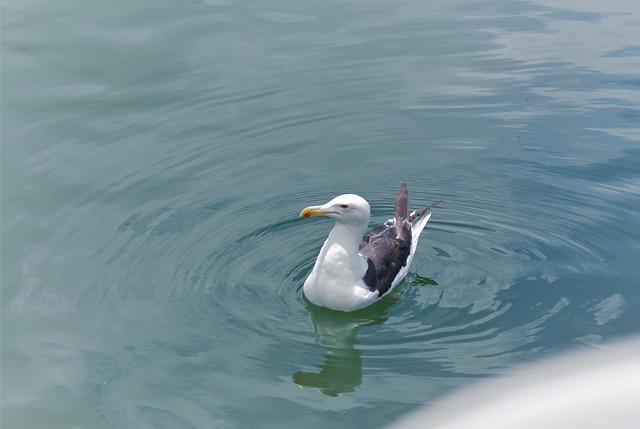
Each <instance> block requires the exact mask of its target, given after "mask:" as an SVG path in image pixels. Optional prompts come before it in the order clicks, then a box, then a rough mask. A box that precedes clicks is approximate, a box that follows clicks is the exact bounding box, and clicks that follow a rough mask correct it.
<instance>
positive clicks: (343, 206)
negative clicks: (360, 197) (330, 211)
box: [340, 204, 349, 209]
mask: <svg viewBox="0 0 640 429" xmlns="http://www.w3.org/2000/svg"><path fill="white" fill-rule="evenodd" d="M340 208H343V209H348V208H349V206H348V205H346V204H341V205H340Z"/></svg>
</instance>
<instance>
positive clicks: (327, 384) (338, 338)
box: [293, 301, 392, 396]
mask: <svg viewBox="0 0 640 429" xmlns="http://www.w3.org/2000/svg"><path fill="white" fill-rule="evenodd" d="M391 304H392V302H391V301H388V304H387V305H380V306H374V307H371V308H367V309H365V310H362V311H359V312H357V313H336V312H335V311H330V310H327V309H324V308H319V307H313V308H312V307H310V308H309V313H310V316H311V323H312V324H313V330H314V332H315V333H316V343H317V344H319V345H321V346H323V347H325V351H324V361H323V362H322V363H321V364H319V365H317V366H318V367H319V368H320V370H319V371H318V372H307V371H298V372H296V373H295V374H293V382H294V383H296V384H297V385H299V386H301V387H313V388H316V389H319V390H320V391H321V392H322V393H324V394H325V395H328V396H338V395H339V394H341V393H347V392H353V391H354V390H355V389H356V388H357V387H358V386H359V385H360V384H362V357H361V352H360V350H358V349H357V347H356V346H357V344H358V340H357V338H356V335H357V333H358V330H359V329H360V327H362V326H373V325H380V324H382V323H384V321H385V320H387V317H386V312H387V309H388V308H389V306H390V305H391Z"/></svg>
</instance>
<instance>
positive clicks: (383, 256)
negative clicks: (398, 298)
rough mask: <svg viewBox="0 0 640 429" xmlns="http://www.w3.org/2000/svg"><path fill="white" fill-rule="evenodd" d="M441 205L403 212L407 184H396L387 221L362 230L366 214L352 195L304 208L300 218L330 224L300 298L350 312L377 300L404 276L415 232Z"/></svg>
mask: <svg viewBox="0 0 640 429" xmlns="http://www.w3.org/2000/svg"><path fill="white" fill-rule="evenodd" d="M440 202H442V200H440V201H437V202H435V203H433V204H431V205H429V206H428V207H425V208H424V209H422V210H420V211H416V212H413V213H409V195H408V192H407V185H406V183H405V182H404V181H402V182H400V186H399V187H398V192H397V194H396V203H395V208H394V210H393V218H391V219H389V220H387V221H386V222H385V223H383V224H380V225H378V226H376V227H374V228H372V229H371V230H369V231H367V227H368V225H369V218H370V216H371V209H370V207H369V203H368V202H367V200H365V199H364V198H362V197H360V196H358V195H355V194H344V195H339V196H337V197H335V198H334V199H332V200H331V201H329V202H328V203H326V204H323V205H321V206H310V207H306V208H305V209H303V210H302V211H301V212H300V216H301V217H303V218H310V217H314V216H328V217H330V218H332V219H333V220H334V221H335V222H336V223H335V226H334V227H333V229H332V230H331V232H330V233H329V237H327V240H326V241H325V242H324V245H323V246H322V249H320V253H319V254H318V257H317V259H316V262H315V264H314V266H313V269H312V270H311V273H310V274H309V276H308V277H307V279H306V280H305V282H304V286H303V292H304V295H305V296H306V298H307V299H308V300H309V301H310V302H311V303H313V304H315V305H317V306H320V307H327V308H330V309H333V310H338V311H345V312H349V311H355V310H359V309H361V308H364V307H367V306H369V305H371V304H373V303H374V302H376V301H378V300H379V299H380V298H381V297H382V296H383V295H384V294H385V293H387V292H389V291H391V290H392V289H393V288H394V287H396V286H397V285H398V284H399V283H400V282H401V281H402V279H404V278H405V276H406V275H407V273H408V272H409V267H410V266H411V261H412V260H413V256H414V255H415V251H416V247H417V245H418V239H419V238H420V233H421V232H422V230H423V229H424V227H425V225H426V224H427V222H428V221H429V218H430V217H431V213H427V212H428V211H429V210H430V209H431V208H433V207H434V206H436V205H437V204H439V203H440Z"/></svg>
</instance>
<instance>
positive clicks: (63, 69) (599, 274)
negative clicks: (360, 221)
mask: <svg viewBox="0 0 640 429" xmlns="http://www.w3.org/2000/svg"><path fill="white" fill-rule="evenodd" d="M639 41H640V7H638V3H637V0H612V1H607V2H601V1H595V0H586V1H569V0H565V1H558V0H553V1H551V0H534V1H519V2H512V1H506V0H503V1H501V0H498V1H493V0H491V1H489V0H478V1H473V0H453V1H447V2H425V1H421V0H415V1H396V2H387V1H365V0H351V1H326V2H311V1H293V0H283V1H274V2H255V1H254V2H250V1H239V0H238V1H233V0H204V1H196V0H193V1H170V0H162V1H151V0H134V1H115V2H99V1H91V2H87V1H81V0H65V1H57V2H51V1H45V0H5V1H3V2H2V410H1V411H2V423H3V428H7V429H9V428H41V427H47V428H54V429H57V428H103V429H106V428H259V427H265V428H274V427H278V428H289V427H291V428H300V427H305V428H329V427H331V428H335V427H354V428H381V427H384V426H385V425H387V424H388V423H390V422H392V421H394V420H395V419H396V418H398V417H399V416H401V415H403V414H404V413H406V412H408V411H410V410H412V409H414V408H416V407H417V406H419V405H421V404H430V403H433V402H434V401H437V400H438V399H439V398H442V396H443V395H444V394H446V393H448V392H451V391H452V390H454V389H456V388H460V387H463V386H468V385H470V384H472V383H473V382H474V381H477V380H478V379H482V378H486V377H490V376H493V375H498V374H503V373H504V372H505V371H507V370H508V369H509V368H511V367H513V366H514V365H516V364H520V363H523V362H530V361H535V360H537V359H540V358H544V357H548V356H553V355H555V354H557V353H560V352H562V351H566V350H571V349H580V348H591V347H597V346H598V345H599V344H602V343H606V342H607V341H610V340H614V339H617V338H620V337H624V336H627V335H629V334H638V333H640V313H639V312H638V308H639V307H640V290H639V286H640V264H639V263H638V262H639V261H640V228H639V225H640V74H638V72H639V70H640V44H639ZM401 179H404V180H406V181H407V183H408V185H409V192H410V195H411V201H412V206H413V207H414V208H418V207H420V206H424V205H427V204H428V203H430V202H432V201H434V200H436V199H439V198H444V199H445V203H444V204H443V205H441V206H439V207H438V208H436V209H434V214H433V217H432V221H431V222H430V223H429V225H428V227H427V229H426V230H425V232H424V233H423V236H422V239H421V242H420V245H419V249H418V254H417V255H416V257H415V259H414V264H413V267H412V271H411V274H410V275H409V277H408V279H407V281H406V282H405V283H404V286H403V287H401V288H400V290H399V292H398V293H396V294H395V295H394V296H392V297H390V298H388V299H386V300H384V301H382V302H381V303H379V305H376V306H374V307H371V308H369V309H367V310H365V311H362V312H359V313H356V314H350V315H345V314H340V313H334V312H330V311H320V310H317V309H313V308H308V307H307V305H306V304H305V301H304V299H303V297H302V294H301V291H300V290H299V287H300V285H301V284H302V282H303V279H304V278H305V276H306V275H307V274H308V272H309V271H310V269H311V267H312V264H313V261H314V259H315V256H316V254H317V251H318V250H319V248H320V246H321V244H322V242H323V240H324V239H325V237H326V235H327V233H328V231H329V230H330V228H331V222H330V221H328V220H326V219H324V220H323V219H313V220H304V219H300V218H298V213H299V212H300V210H301V209H302V208H303V207H304V206H307V205H310V204H316V203H322V202H325V201H327V200H328V199H330V198H332V197H333V196H335V195H337V194H340V193H345V192H353V193H358V194H360V195H362V196H364V197H365V198H367V199H368V200H369V202H370V203H371V205H372V209H373V213H372V220H373V221H376V222H379V221H383V220H385V219H387V218H388V217H389V215H390V213H391V211H392V204H393V196H394V192H395V189H396V187H397V184H398V182H399V180H401Z"/></svg>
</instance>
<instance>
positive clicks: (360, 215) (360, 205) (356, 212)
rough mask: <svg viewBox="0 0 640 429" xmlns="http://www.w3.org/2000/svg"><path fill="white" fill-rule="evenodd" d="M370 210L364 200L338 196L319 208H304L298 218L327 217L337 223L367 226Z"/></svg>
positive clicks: (346, 195)
mask: <svg viewBox="0 0 640 429" xmlns="http://www.w3.org/2000/svg"><path fill="white" fill-rule="evenodd" d="M370 215H371V209H370V207H369V203H368V202H367V200H365V199H364V198H362V197H360V196H358V195H355V194H344V195H339V196H337V197H335V198H334V199H332V200H331V201H329V202H328V203H326V204H323V205H321V206H310V207H306V208H305V209H304V210H302V211H301V212H300V216H301V217H304V218H310V217H313V216H329V217H330V218H333V219H334V220H335V221H336V222H338V223H344V224H353V225H365V226H366V225H368V224H369V217H370Z"/></svg>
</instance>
